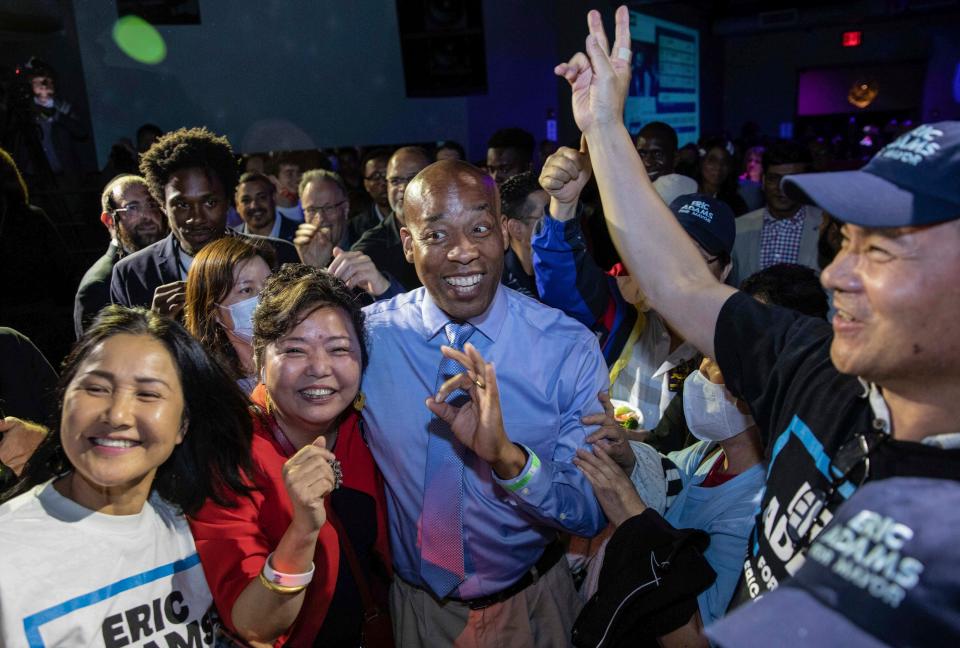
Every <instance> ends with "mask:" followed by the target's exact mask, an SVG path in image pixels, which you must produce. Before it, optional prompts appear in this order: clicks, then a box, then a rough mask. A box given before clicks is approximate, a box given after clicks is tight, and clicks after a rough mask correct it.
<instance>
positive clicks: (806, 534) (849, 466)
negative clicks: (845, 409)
mask: <svg viewBox="0 0 960 648" xmlns="http://www.w3.org/2000/svg"><path fill="white" fill-rule="evenodd" d="M888 438H889V435H888V434H885V433H883V432H879V431H877V430H872V431H870V432H863V433H860V434H858V435H857V436H855V437H853V438H852V439H850V440H849V441H847V442H846V443H844V444H843V445H842V446H840V448H839V449H838V450H837V453H836V455H834V457H833V459H832V460H831V461H830V468H829V472H830V473H831V474H832V475H833V479H832V480H831V482H830V487H829V488H828V489H827V490H826V491H823V490H821V489H819V488H812V489H811V490H810V493H811V495H812V498H811V499H810V501H809V502H808V504H809V506H808V508H807V512H806V514H800V515H791V516H789V518H788V520H787V526H786V531H787V537H788V538H790V542H792V543H793V546H794V547H796V549H797V551H804V550H806V549H808V548H809V547H810V545H811V544H812V543H813V538H812V537H811V535H812V531H813V527H814V525H815V522H816V521H817V519H818V518H819V517H820V513H821V512H822V511H823V509H825V508H827V507H828V506H830V505H831V504H833V502H834V501H835V500H836V497H837V495H838V494H839V495H841V496H842V497H843V499H844V500H846V499H847V498H849V497H850V496H851V495H853V492H854V491H855V490H856V489H858V488H860V486H862V485H863V483H864V482H865V481H867V478H868V477H869V476H870V455H871V454H872V453H873V451H874V450H876V449H877V448H878V447H879V446H880V445H881V444H882V443H883V442H884V441H885V440H886V439H888Z"/></svg>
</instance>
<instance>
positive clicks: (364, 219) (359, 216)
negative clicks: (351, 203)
mask: <svg viewBox="0 0 960 648" xmlns="http://www.w3.org/2000/svg"><path fill="white" fill-rule="evenodd" d="M376 210H377V207H376V205H374V204H373V203H372V202H371V203H370V204H369V205H367V207H366V208H365V209H362V210H360V211H358V212H356V213H354V214H351V215H350V220H348V221H347V231H348V232H349V233H350V238H351V240H353V241H359V240H360V237H362V236H363V235H364V233H365V232H366V231H367V230H369V229H373V228H374V227H376V226H377V225H379V224H380V217H379V216H377V211H376Z"/></svg>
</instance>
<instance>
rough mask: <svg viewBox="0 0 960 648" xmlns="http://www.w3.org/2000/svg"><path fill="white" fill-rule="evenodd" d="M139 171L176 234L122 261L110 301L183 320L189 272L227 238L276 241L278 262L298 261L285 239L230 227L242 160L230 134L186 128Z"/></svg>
mask: <svg viewBox="0 0 960 648" xmlns="http://www.w3.org/2000/svg"><path fill="white" fill-rule="evenodd" d="M140 173H141V174H142V175H143V177H144V178H146V181H147V187H148V188H149V189H150V194H151V195H152V196H153V198H154V199H155V200H156V201H157V202H158V203H159V204H160V208H161V209H162V210H163V213H164V214H165V215H166V217H167V221H168V222H169V224H170V234H169V235H167V236H166V237H164V238H163V239H161V240H159V241H157V242H156V243H154V244H152V245H149V246H147V247H145V248H144V249H142V250H140V251H139V252H136V253H134V254H131V255H130V256H128V257H126V258H124V259H122V260H121V261H120V262H119V263H117V265H116V266H114V268H113V275H112V277H111V280H110V300H111V301H112V302H113V303H115V304H122V305H124V306H146V307H150V308H152V309H153V310H154V311H156V312H158V313H160V314H161V315H168V316H171V317H174V316H176V315H177V314H178V313H179V312H180V310H181V309H182V308H183V302H184V296H185V292H186V278H187V271H188V270H189V269H190V265H191V264H192V263H193V257H194V255H196V253H197V252H199V251H200V250H201V249H203V247H204V246H205V245H206V244H207V243H210V242H211V241H215V240H217V239H219V238H222V237H224V236H242V237H248V238H259V239H264V240H267V241H269V243H270V244H271V245H272V246H273V248H274V249H275V250H276V253H277V261H278V262H279V263H288V262H289V263H296V262H298V261H299V259H298V258H297V252H296V248H294V247H293V245H291V244H290V243H288V242H286V241H281V240H279V239H273V238H267V237H256V236H248V235H244V234H239V233H236V232H233V231H232V230H229V229H228V228H227V209H228V208H229V206H230V200H229V197H230V196H232V195H233V191H234V188H235V186H236V183H237V162H236V159H235V157H234V154H233V149H232V148H231V147H230V142H228V141H227V138H225V137H218V136H217V135H214V134H213V133H211V132H210V131H208V130H207V129H205V128H181V129H180V130H176V131H173V132H171V133H167V134H166V135H164V136H162V137H161V138H160V139H158V140H157V141H156V142H154V143H153V145H152V146H151V147H150V149H149V150H148V151H147V152H146V153H145V154H144V155H143V157H142V158H141V160H140Z"/></svg>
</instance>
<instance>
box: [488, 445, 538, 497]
mask: <svg viewBox="0 0 960 648" xmlns="http://www.w3.org/2000/svg"><path fill="white" fill-rule="evenodd" d="M517 445H518V446H520V447H521V448H523V450H524V452H526V453H527V463H526V464H524V466H523V470H521V471H520V474H519V475H517V476H516V477H514V478H513V479H500V478H499V477H497V473H495V472H494V473H493V479H494V480H495V481H496V482H497V483H498V484H500V485H501V486H503V487H504V488H505V489H506V490H507V491H508V492H510V493H513V494H514V495H517V496H520V497H521V498H522V499H527V497H526V496H528V495H530V493H531V492H532V488H531V486H533V485H535V484H536V482H537V481H538V480H537V479H536V477H537V475H539V474H541V473H542V472H543V466H542V465H541V463H540V457H538V456H537V455H536V453H535V452H534V451H533V450H531V449H530V448H528V447H527V446H525V445H523V444H522V443H518V444H517Z"/></svg>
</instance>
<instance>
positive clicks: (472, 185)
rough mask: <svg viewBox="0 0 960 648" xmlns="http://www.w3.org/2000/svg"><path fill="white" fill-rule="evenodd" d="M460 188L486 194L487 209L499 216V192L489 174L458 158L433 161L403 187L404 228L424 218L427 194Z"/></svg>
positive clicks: (457, 190) (426, 215)
mask: <svg viewBox="0 0 960 648" xmlns="http://www.w3.org/2000/svg"><path fill="white" fill-rule="evenodd" d="M463 189H478V190H479V191H480V192H482V193H483V195H484V196H486V197H487V200H488V205H489V210H490V212H491V213H492V214H493V215H494V217H495V218H497V219H499V218H500V194H499V193H498V191H497V183H496V182H494V180H493V178H491V177H490V176H489V175H487V174H486V173H484V172H483V171H481V170H480V169H478V168H477V167H475V166H473V165H472V164H470V163H468V162H464V161H462V160H441V161H439V162H434V163H433V164H431V165H430V166H428V167H426V168H425V169H423V170H422V171H421V172H420V173H418V174H417V175H416V177H414V179H413V180H412V181H411V182H410V184H409V185H408V186H407V192H406V195H405V199H404V206H403V220H404V223H406V224H407V226H408V227H411V226H413V227H416V225H417V224H418V223H419V222H420V220H421V219H423V218H424V217H429V216H431V215H430V214H425V213H424V202H425V199H426V198H427V197H428V196H430V195H436V194H441V193H442V194H450V193H459V192H460V191H461V190H463Z"/></svg>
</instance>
